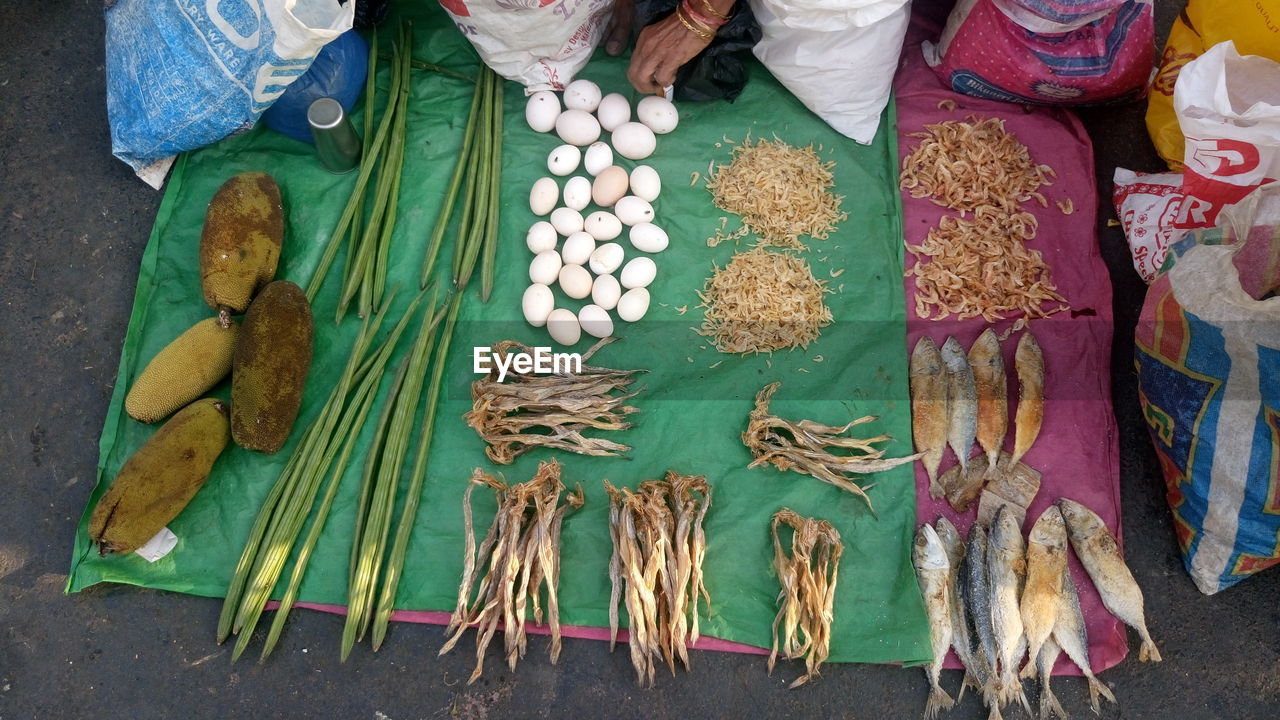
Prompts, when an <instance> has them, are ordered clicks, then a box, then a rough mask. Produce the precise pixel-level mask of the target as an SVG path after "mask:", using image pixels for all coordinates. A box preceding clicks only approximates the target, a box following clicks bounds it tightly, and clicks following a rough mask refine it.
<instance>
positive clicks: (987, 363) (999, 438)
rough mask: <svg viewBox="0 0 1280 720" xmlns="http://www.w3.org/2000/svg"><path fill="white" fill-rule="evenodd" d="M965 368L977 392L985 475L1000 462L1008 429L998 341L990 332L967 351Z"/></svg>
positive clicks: (994, 334) (1007, 392)
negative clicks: (969, 372) (968, 370)
mask: <svg viewBox="0 0 1280 720" xmlns="http://www.w3.org/2000/svg"><path fill="white" fill-rule="evenodd" d="M969 367H971V368H972V369H973V382H974V385H975V386H976V388H977V391H978V430H977V436H978V444H979V445H981V446H982V450H983V452H985V453H986V454H987V474H988V475H990V474H991V473H992V472H993V471H994V470H995V468H996V465H997V464H998V460H999V459H1000V451H1001V449H1003V446H1004V436H1005V433H1006V431H1007V430H1008V429H1009V389H1008V383H1007V381H1006V379H1005V375H1004V358H1002V357H1001V356H1000V340H999V339H998V338H997V337H996V333H995V331H994V330H992V329H991V328H987V329H986V330H983V331H982V334H981V335H979V336H978V339H977V340H975V341H974V343H973V346H972V347H970V348H969Z"/></svg>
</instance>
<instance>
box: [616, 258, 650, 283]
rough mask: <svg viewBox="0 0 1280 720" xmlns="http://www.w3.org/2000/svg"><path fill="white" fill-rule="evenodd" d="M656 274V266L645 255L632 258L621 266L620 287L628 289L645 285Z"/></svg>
mask: <svg viewBox="0 0 1280 720" xmlns="http://www.w3.org/2000/svg"><path fill="white" fill-rule="evenodd" d="M657 274H658V266H657V265H655V264H654V262H653V261H652V260H650V259H649V258H647V257H638V258H632V259H631V260H630V261H629V262H628V263H627V264H626V265H624V266H623V267H622V276H621V282H622V287H624V288H627V289H628V290H634V289H635V288H642V287H647V286H648V285H649V283H651V282H653V278H654V277H656V276H657Z"/></svg>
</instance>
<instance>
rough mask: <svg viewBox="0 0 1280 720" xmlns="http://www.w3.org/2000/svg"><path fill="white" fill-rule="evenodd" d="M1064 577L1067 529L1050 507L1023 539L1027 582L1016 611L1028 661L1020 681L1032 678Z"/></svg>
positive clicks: (1065, 570)
mask: <svg viewBox="0 0 1280 720" xmlns="http://www.w3.org/2000/svg"><path fill="white" fill-rule="evenodd" d="M1066 573H1067V526H1066V523H1065V522H1064V521H1063V519H1062V513H1061V512H1059V511H1058V508H1057V507H1056V506H1054V505H1050V506H1049V508H1048V509H1047V510H1045V511H1044V512H1043V513H1042V514H1041V515H1040V518H1039V519H1038V520H1036V524H1035V525H1033V526H1032V527H1031V533H1030V534H1029V535H1028V536H1027V582H1026V585H1025V586H1024V587H1023V588H1022V604H1021V606H1020V611H1021V614H1022V628H1023V632H1025V633H1026V636H1027V657H1028V658H1029V659H1028V661H1027V667H1026V669H1025V670H1024V671H1023V677H1031V676H1032V675H1033V674H1034V672H1035V668H1034V665H1035V663H1036V662H1038V658H1039V656H1040V646H1041V645H1043V644H1044V643H1045V641H1046V640H1048V639H1049V637H1050V636H1051V635H1052V634H1053V623H1054V621H1055V620H1056V619H1057V617H1058V606H1059V605H1061V603H1062V578H1063V577H1065V576H1066ZM1055 654H1056V653H1055Z"/></svg>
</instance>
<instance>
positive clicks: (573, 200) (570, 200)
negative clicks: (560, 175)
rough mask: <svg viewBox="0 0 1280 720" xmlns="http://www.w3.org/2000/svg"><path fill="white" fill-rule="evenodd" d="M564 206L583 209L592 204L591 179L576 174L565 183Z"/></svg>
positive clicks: (571, 208)
mask: <svg viewBox="0 0 1280 720" xmlns="http://www.w3.org/2000/svg"><path fill="white" fill-rule="evenodd" d="M562 194H563V195H564V206H565V207H567V208H569V209H570V210H581V209H582V208H584V207H586V206H588V205H590V204H591V181H590V180H588V179H586V178H584V177H582V176H581V175H574V176H573V177H571V178H569V181H568V182H566V183H565V184H564V192H563V193H562Z"/></svg>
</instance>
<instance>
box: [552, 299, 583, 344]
mask: <svg viewBox="0 0 1280 720" xmlns="http://www.w3.org/2000/svg"><path fill="white" fill-rule="evenodd" d="M547 332H548V333H550V334H551V339H552V340H555V341H556V342H558V343H560V344H561V345H577V344H578V341H579V340H581V339H582V327H581V326H580V325H578V316H577V315H574V314H573V311H572V310H565V309H564V308H556V309H555V310H552V311H551V314H549V315H547Z"/></svg>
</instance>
